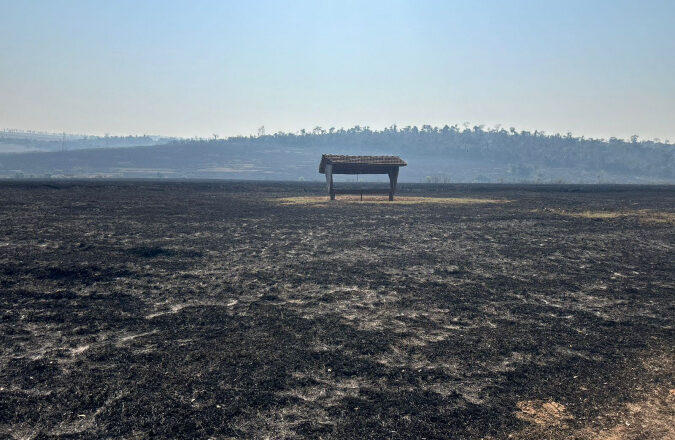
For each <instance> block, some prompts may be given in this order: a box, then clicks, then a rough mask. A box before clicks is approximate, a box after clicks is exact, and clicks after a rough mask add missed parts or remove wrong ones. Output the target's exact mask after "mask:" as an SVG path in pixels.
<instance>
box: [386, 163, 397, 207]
mask: <svg viewBox="0 0 675 440" xmlns="http://www.w3.org/2000/svg"><path fill="white" fill-rule="evenodd" d="M387 174H389V201H390V202H393V201H394V192H396V182H397V181H398V167H392V168H391V169H390V170H389V172H388V173H387Z"/></svg>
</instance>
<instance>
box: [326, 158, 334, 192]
mask: <svg viewBox="0 0 675 440" xmlns="http://www.w3.org/2000/svg"><path fill="white" fill-rule="evenodd" d="M326 187H327V188H328V197H329V198H330V199H331V200H335V192H334V191H333V165H331V164H326Z"/></svg>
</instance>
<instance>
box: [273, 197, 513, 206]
mask: <svg viewBox="0 0 675 440" xmlns="http://www.w3.org/2000/svg"><path fill="white" fill-rule="evenodd" d="M270 201H272V202H276V203H279V204H281V205H327V204H342V203H358V204H361V203H363V204H385V205H417V204H440V205H474V204H484V203H508V202H509V200H503V199H482V198H470V197H404V196H396V197H395V198H394V200H393V201H389V198H388V197H387V196H363V198H361V197H359V196H358V195H339V196H336V197H335V200H330V199H329V198H328V196H314V197H282V198H278V199H270Z"/></svg>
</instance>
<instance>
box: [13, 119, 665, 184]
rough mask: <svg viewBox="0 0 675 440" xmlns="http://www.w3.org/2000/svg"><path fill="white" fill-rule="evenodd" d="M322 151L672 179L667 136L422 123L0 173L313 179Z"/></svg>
mask: <svg viewBox="0 0 675 440" xmlns="http://www.w3.org/2000/svg"><path fill="white" fill-rule="evenodd" d="M322 153H345V154H396V155H400V156H401V157H403V158H404V159H405V160H406V161H407V162H408V164H409V166H408V167H406V168H405V169H404V170H403V171H402V173H401V178H400V180H401V181H404V182H405V181H407V182H423V181H427V182H434V183H444V182H451V181H452V182H542V183H543V182H560V183H562V182H566V183H675V146H674V145H672V144H670V143H662V142H656V141H638V140H637V138H636V137H633V139H632V140H631V141H624V140H621V139H616V138H611V139H609V140H604V139H586V138H583V137H574V136H572V135H569V134H568V135H560V134H555V135H546V134H544V133H542V132H538V131H535V132H527V131H521V132H517V131H515V130H513V129H511V130H508V131H507V130H504V129H492V130H485V129H483V128H482V127H479V126H477V127H473V128H464V129H460V128H459V127H457V126H452V127H449V126H445V127H443V128H438V127H431V126H428V125H425V126H423V127H422V128H421V129H419V128H417V127H405V128H398V127H396V126H392V127H390V128H387V129H384V130H382V131H374V130H370V129H369V128H367V127H365V128H363V127H358V126H357V127H354V128H351V129H348V130H344V129H340V130H335V129H333V128H331V129H329V130H324V129H322V128H320V127H317V128H315V129H314V130H313V131H312V132H306V131H304V130H303V131H301V132H300V133H299V134H292V133H276V134H273V135H266V136H258V137H233V138H228V139H223V140H216V139H213V140H176V141H172V142H169V143H167V144H164V145H152V146H139V147H129V148H99V149H84V150H77V151H63V152H29V153H6V154H0V176H2V177H44V176H59V177H60V176H72V177H173V178H228V179H262V180H320V179H322V176H321V175H320V174H318V163H319V158H320V155H321V154H322Z"/></svg>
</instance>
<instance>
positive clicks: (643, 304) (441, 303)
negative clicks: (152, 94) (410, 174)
mask: <svg viewBox="0 0 675 440" xmlns="http://www.w3.org/2000/svg"><path fill="white" fill-rule="evenodd" d="M322 194H323V188H322V186H321V185H319V184H293V183H283V184H282V183H261V182H257V183H254V182H207V181H202V182H180V181H174V182H153V181H137V182H132V181H117V182H113V181H93V182H92V181H49V182H39V181H35V182H4V183H0V221H1V224H2V228H1V230H0V292H1V294H0V301H1V303H2V307H1V309H0V339H1V340H2V344H1V347H0V436H6V437H10V438H11V437H14V438H94V437H126V438H135V437H138V438H146V437H152V436H157V437H170V438H230V437H232V438H236V437H244V438H339V439H342V438H428V439H431V438H505V437H508V436H509V435H511V436H512V438H542V437H546V438H574V437H576V438H593V437H594V436H598V435H605V434H608V435H616V437H599V438H666V437H667V436H669V435H673V431H672V427H671V426H670V423H669V421H672V420H673V417H674V412H673V407H674V400H673V399H674V395H675V390H674V389H675V386H674V385H673V379H674V369H673V368H674V367H673V366H674V363H673V359H675V353H674V346H675V344H674V342H675V338H674V333H673V316H674V315H675V313H674V312H675V301H674V299H675V264H674V262H675V258H673V257H674V256H673V243H675V233H674V231H675V229H674V228H673V221H672V218H673V217H672V216H673V212H674V209H673V207H674V206H675V189H673V187H638V186H602V187H594V186H525V185H520V186H519V185H511V186H499V185H492V186H489V185H444V186H426V185H402V187H401V195H402V196H434V197H453V198H464V197H465V198H472V199H481V198H485V199H491V200H503V201H504V203H485V204H482V203H466V204H434V203H428V204H414V203H412V204H399V205H393V204H387V203H341V202H340V201H338V202H336V203H332V204H330V203H327V204H303V203H293V204H281V203H278V202H277V201H276V199H277V198H289V197H304V196H308V197H309V196H319V195H322ZM597 213H601V214H602V215H598V214H597ZM607 213H616V214H617V215H613V214H612V215H609V214H607ZM603 433H604V434H603Z"/></svg>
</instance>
